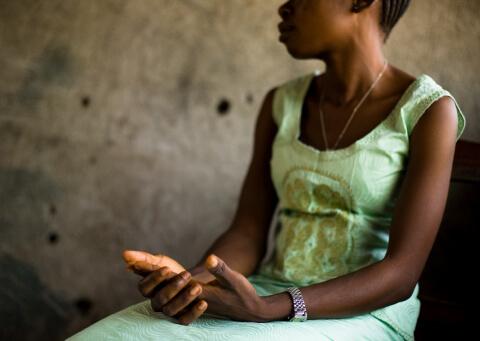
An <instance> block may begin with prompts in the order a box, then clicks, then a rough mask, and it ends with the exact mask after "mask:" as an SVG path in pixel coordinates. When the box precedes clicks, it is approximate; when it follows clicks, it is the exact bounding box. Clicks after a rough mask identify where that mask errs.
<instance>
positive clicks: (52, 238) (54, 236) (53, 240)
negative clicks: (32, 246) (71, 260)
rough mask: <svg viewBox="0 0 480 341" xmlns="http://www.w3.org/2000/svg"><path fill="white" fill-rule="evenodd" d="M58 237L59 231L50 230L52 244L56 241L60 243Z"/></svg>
mask: <svg viewBox="0 0 480 341" xmlns="http://www.w3.org/2000/svg"><path fill="white" fill-rule="evenodd" d="M58 239H59V236H58V233H56V232H50V233H49V234H48V242H49V243H50V244H56V243H58Z"/></svg>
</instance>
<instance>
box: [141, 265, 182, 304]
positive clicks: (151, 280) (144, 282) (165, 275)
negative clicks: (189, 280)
mask: <svg viewBox="0 0 480 341" xmlns="http://www.w3.org/2000/svg"><path fill="white" fill-rule="evenodd" d="M176 275H177V274H176V273H174V272H172V271H170V269H169V268H168V267H163V268H161V269H159V270H155V271H153V272H151V273H149V274H148V275H147V276H145V278H143V279H141V280H140V281H139V282H138V290H139V291H140V293H141V294H142V295H143V296H145V297H151V296H153V295H154V289H155V288H156V287H157V286H158V285H159V284H161V283H163V282H165V281H168V280H169V279H170V278H173V277H175V276H176Z"/></svg>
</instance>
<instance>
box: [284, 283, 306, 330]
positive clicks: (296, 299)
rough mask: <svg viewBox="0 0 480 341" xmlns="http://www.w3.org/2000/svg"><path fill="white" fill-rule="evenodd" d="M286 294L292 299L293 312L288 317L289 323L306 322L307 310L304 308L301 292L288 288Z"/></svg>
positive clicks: (294, 288) (297, 289)
mask: <svg viewBox="0 0 480 341" xmlns="http://www.w3.org/2000/svg"><path fill="white" fill-rule="evenodd" d="M287 291H288V293H289V294H290V296H291V297H292V301H293V312H292V313H291V314H290V315H289V316H288V320H289V321H291V322H303V321H306V320H307V308H306V307H305V301H304V300H303V296H302V292H301V291H300V289H299V288H297V287H290V288H288V289H287Z"/></svg>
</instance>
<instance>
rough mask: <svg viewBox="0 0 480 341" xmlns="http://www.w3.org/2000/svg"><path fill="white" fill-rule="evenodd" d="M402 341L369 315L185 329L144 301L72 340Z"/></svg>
mask: <svg viewBox="0 0 480 341" xmlns="http://www.w3.org/2000/svg"><path fill="white" fill-rule="evenodd" d="M299 337H300V338H301V339H302V340H315V341H322V340H335V341H341V340H352V338H354V339H355V340H372V341H373V340H379V341H385V340H403V339H402V338H401V336H400V335H398V334H397V333H396V332H394V331H393V330H392V329H391V328H390V327H388V326H387V325H385V324H384V323H383V322H382V321H380V320H378V319H376V318H375V317H374V316H372V315H370V314H364V315H358V316H354V317H349V318H342V319H316V320H308V321H305V322H288V321H274V322H268V323H256V322H240V321H232V320H227V319H222V318H217V317H215V316H213V315H208V314H205V315H203V316H201V317H200V318H199V319H198V320H196V321H194V322H192V323H191V324H189V325H188V326H184V325H181V324H179V323H177V322H176V321H175V320H174V319H172V318H170V317H168V316H166V315H164V314H162V313H160V312H154V311H153V310H152V308H151V306H150V301H149V300H145V301H142V302H139V303H137V304H134V305H132V306H130V307H127V308H126V309H123V310H121V311H119V312H117V313H115V314H112V315H110V316H107V317H106V318H104V319H102V320H100V321H98V322H96V323H94V324H92V325H91V326H90V327H87V328H86V329H84V330H82V331H80V332H79V333H77V334H75V335H73V336H71V337H70V338H69V339H67V340H69V341H79V340H209V341H210V340H229V341H233V340H250V341H253V340H291V339H292V338H299Z"/></svg>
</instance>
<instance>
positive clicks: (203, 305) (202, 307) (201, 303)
mask: <svg viewBox="0 0 480 341" xmlns="http://www.w3.org/2000/svg"><path fill="white" fill-rule="evenodd" d="M206 306H207V303H205V301H202V302H200V303H199V304H198V307H199V308H200V309H204V308H205V307H206Z"/></svg>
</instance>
